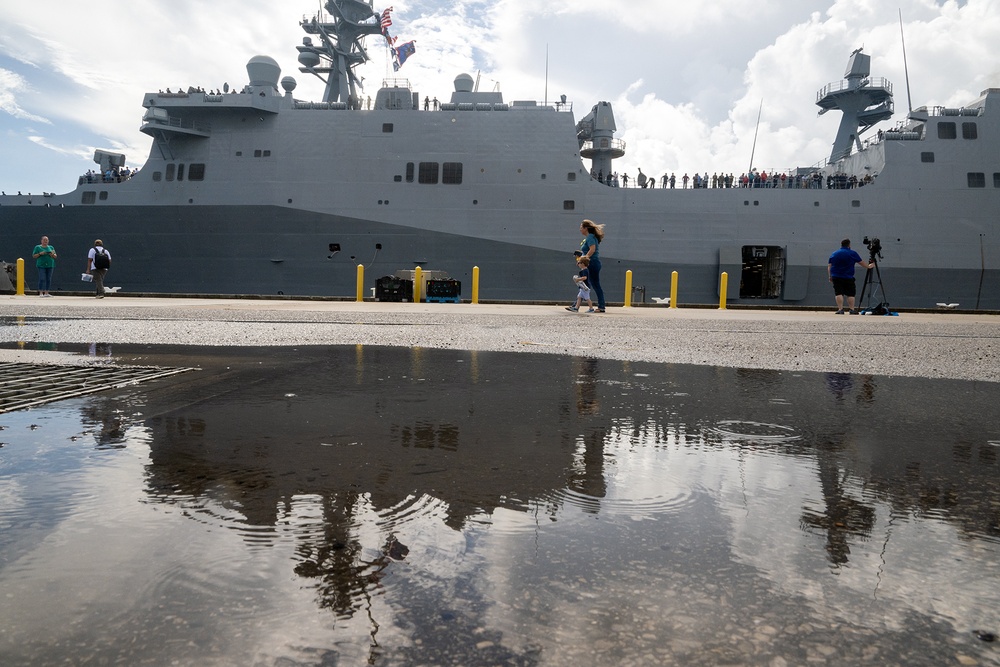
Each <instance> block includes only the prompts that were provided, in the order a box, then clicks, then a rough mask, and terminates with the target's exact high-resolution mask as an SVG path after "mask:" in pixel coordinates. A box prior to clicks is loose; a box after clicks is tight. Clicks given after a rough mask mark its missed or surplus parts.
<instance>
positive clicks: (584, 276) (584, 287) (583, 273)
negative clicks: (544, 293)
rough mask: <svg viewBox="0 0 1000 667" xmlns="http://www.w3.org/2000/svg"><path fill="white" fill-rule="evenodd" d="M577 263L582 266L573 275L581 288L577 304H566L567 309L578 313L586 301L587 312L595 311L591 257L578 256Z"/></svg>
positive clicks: (577, 294)
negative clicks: (592, 296)
mask: <svg viewBox="0 0 1000 667" xmlns="http://www.w3.org/2000/svg"><path fill="white" fill-rule="evenodd" d="M576 265H577V266H578V267H580V272H579V273H578V274H576V275H575V276H573V282H574V283H576V286H577V287H578V288H579V290H578V291H577V293H576V305H573V306H566V310H569V311H572V312H574V313H576V312H578V311H579V310H580V306H581V305H582V304H583V302H584V301H586V302H587V306H588V307H589V310H588V311H587V312H588V313H593V312H595V311H594V302H593V301H591V300H590V269H589V268H588V267H589V266H590V259H588V258H587V257H577V258H576Z"/></svg>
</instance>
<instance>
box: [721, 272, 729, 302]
mask: <svg viewBox="0 0 1000 667" xmlns="http://www.w3.org/2000/svg"><path fill="white" fill-rule="evenodd" d="M727 289H729V274H728V273H726V272H725V271H723V272H722V284H721V285H720V286H719V310H725V309H726V290H727Z"/></svg>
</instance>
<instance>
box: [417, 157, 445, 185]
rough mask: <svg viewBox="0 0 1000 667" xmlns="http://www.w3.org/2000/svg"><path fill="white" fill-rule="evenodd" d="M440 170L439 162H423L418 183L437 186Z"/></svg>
mask: <svg viewBox="0 0 1000 667" xmlns="http://www.w3.org/2000/svg"><path fill="white" fill-rule="evenodd" d="M439 168H440V165H438V163H437V162H421V163H420V171H419V175H418V176H417V182H418V183H424V184H428V185H434V184H436V183H437V182H438V171H439Z"/></svg>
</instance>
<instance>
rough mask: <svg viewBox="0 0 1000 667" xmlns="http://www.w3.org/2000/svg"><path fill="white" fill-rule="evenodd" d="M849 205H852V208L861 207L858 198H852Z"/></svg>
mask: <svg viewBox="0 0 1000 667" xmlns="http://www.w3.org/2000/svg"><path fill="white" fill-rule="evenodd" d="M851 206H853V207H854V208H861V200H859V199H852V200H851Z"/></svg>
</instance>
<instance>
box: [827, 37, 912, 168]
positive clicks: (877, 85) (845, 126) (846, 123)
mask: <svg viewBox="0 0 1000 667" xmlns="http://www.w3.org/2000/svg"><path fill="white" fill-rule="evenodd" d="M871 60H872V57H871V56H869V55H865V54H864V53H861V49H857V50H856V51H854V53H852V54H851V57H850V58H849V59H848V61H847V71H846V72H845V73H844V78H845V79H846V81H835V82H833V83H831V84H829V85H827V86H826V87H824V88H823V89H822V90H820V91H819V92H818V93H816V104H817V105H818V106H819V107H820V108H821V111H820V112H819V113H820V115H821V116H822V115H823V114H825V113H826V112H827V111H831V110H833V109H839V110H840V111H842V112H843V114H844V116H843V118H841V120H840V129H839V130H837V139H836V141H834V143H833V152H832V153H830V162H831V163H833V162H837V161H839V160H842V159H844V158H845V157H848V156H849V155H850V154H851V148H852V146H857V148H858V150H859V151H860V150H861V140H860V139H859V138H858V137H859V135H860V134H861V133H862V132H864V131H865V130H867V129H868V128H870V127H871V126H873V125H874V124H875V123H878V122H880V121H883V120H888V119H889V118H891V117H892V111H893V107H892V84H891V83H889V81H887V80H886V79H883V78H878V79H871V78H869V76H868V75H869V74H870V73H871Z"/></svg>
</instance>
